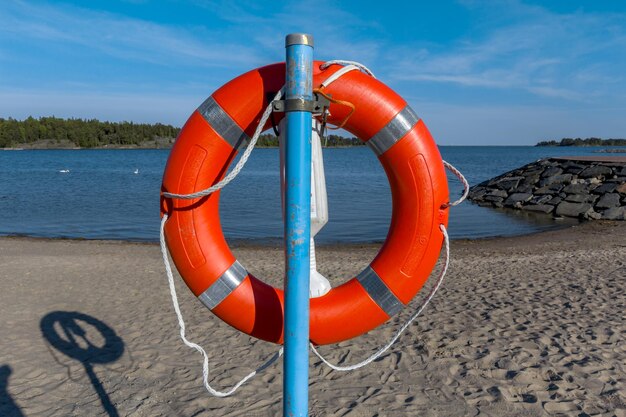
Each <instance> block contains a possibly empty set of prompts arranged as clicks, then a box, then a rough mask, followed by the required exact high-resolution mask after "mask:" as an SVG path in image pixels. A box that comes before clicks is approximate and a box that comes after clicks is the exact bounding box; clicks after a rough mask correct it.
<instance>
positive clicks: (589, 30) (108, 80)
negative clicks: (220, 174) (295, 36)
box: [0, 0, 626, 145]
mask: <svg viewBox="0 0 626 417" xmlns="http://www.w3.org/2000/svg"><path fill="white" fill-rule="evenodd" d="M292 32H307V33H312V34H313V35H314V38H315V57H316V59H322V60H327V59H349V60H356V61H360V62H362V63H364V64H365V65H367V66H368V67H370V68H371V69H372V70H373V71H374V73H375V74H376V75H377V77H378V78H380V79H381V80H382V81H383V82H385V83H387V84H388V85H390V86H391V87H392V88H393V89H395V90H396V91H397V92H398V93H399V94H401V95H402V96H403V97H404V98H405V99H406V100H407V101H408V102H409V103H410V104H411V106H412V107H413V108H414V109H415V110H416V112H417V113H418V114H419V115H420V117H422V118H423V119H424V121H425V122H426V124H427V125H428V126H429V128H430V130H431V132H432V133H433V135H434V136H435V139H436V140H437V142H438V143H440V144H443V145H531V144H534V143H536V142H537V141H539V140H544V139H559V138H561V137H589V136H596V137H604V138H609V137H613V138H618V137H619V138H624V137H626V2H624V1H601V0H598V1H550V2H540V1H472V0H463V1H414V2H407V1H390V0H387V1H377V2H371V1H315V2H311V1H306V2H305V1H298V2H295V1H285V2H282V1H272V2H270V1H267V0H266V1H240V2H234V1H230V2H229V1H210V0H191V1H173V0H172V1H152V0H128V1H120V0H94V1H83V2H63V1H14V0H2V1H0V117H14V118H18V119H23V118H25V117H27V116H29V115H33V116H35V117H39V116H47V115H55V116H58V117H81V118H98V119H101V120H113V121H119V120H132V121H137V122H165V123H171V124H174V125H177V126H181V125H182V124H183V123H184V122H185V120H186V119H187V117H188V116H189V114H190V113H191V112H192V111H193V110H194V109H195V108H196V107H197V106H198V104H199V103H201V102H202V101H203V99H204V98H206V97H207V96H209V95H210V94H211V93H212V92H213V91H214V90H215V89H216V88H218V87H220V86H221V85H222V84H224V83H225V82H226V81H228V80H230V79H231V78H233V77H235V76H237V75H239V74H241V73H243V72H245V71H247V70H249V69H252V68H255V67H258V66H261V65H265V64H268V63H272V62H276V61H280V60H283V59H284V37H285V35H286V34H288V33H292Z"/></svg>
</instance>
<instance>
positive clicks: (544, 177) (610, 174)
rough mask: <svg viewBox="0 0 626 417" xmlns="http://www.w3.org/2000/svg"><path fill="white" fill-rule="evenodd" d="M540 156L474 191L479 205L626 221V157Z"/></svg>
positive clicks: (471, 194) (481, 184) (477, 186)
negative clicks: (540, 157)
mask: <svg viewBox="0 0 626 417" xmlns="http://www.w3.org/2000/svg"><path fill="white" fill-rule="evenodd" d="M600 159H601V158H598V159H593V158H584V157H583V158H548V159H540V160H538V161H536V162H533V163H531V164H528V165H525V166H523V167H521V168H518V169H515V170H513V171H510V172H507V173H505V174H502V175H500V176H498V177H496V178H493V179H490V180H487V181H485V182H482V183H480V184H478V185H476V186H474V187H472V188H471V189H470V193H469V199H470V200H471V201H473V202H475V203H477V204H479V205H483V206H492V207H497V208H511V209H519V210H526V211H530V212H537V213H544V214H546V215H551V216H554V217H576V218H580V219H594V220H595V219H606V220H626V158H612V159H610V158H609V159H604V160H600Z"/></svg>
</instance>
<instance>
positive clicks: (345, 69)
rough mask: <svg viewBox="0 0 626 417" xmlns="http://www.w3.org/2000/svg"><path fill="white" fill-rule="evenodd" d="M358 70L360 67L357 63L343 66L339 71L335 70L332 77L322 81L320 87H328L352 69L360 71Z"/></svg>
mask: <svg viewBox="0 0 626 417" xmlns="http://www.w3.org/2000/svg"><path fill="white" fill-rule="evenodd" d="M358 70H359V67H357V66H356V65H348V66H346V67H343V68H341V69H340V70H339V71H337V72H334V73H333V74H332V75H331V76H330V77H328V78H326V79H325V80H324V81H322V83H321V84H320V88H325V87H328V85H329V84H330V83H332V82H334V81H336V80H337V79H338V78H339V77H341V76H343V75H344V74H346V73H348V72H350V71H358Z"/></svg>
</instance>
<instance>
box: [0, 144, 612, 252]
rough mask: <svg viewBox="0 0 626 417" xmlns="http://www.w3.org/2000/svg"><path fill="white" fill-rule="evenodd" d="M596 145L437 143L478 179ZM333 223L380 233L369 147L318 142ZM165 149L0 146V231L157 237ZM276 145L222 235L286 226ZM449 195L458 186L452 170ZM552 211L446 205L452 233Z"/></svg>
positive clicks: (242, 189)
mask: <svg viewBox="0 0 626 417" xmlns="http://www.w3.org/2000/svg"><path fill="white" fill-rule="evenodd" d="M599 149H601V148H591V147H590V148H562V147H547V148H544V147H523V146H519V147H509V146H506V147H505V146H502V147H463V146H449V147H447V146H444V147H441V148H440V151H441V154H442V156H443V158H444V159H445V160H447V161H448V162H450V163H452V164H453V165H455V166H456V167H457V168H458V169H460V170H461V171H462V172H463V173H464V174H465V176H466V177H467V179H468V180H469V182H470V184H477V183H479V182H481V181H484V180H487V179H489V178H492V177H494V176H497V175H499V174H502V173H504V172H506V171H509V170H512V169H515V168H517V167H520V166H522V165H524V164H527V163H530V162H533V161H535V160H537V159H540V158H544V157H549V156H563V155H593V154H594V152H597V151H598V150H599ZM323 152H324V164H325V172H326V181H327V191H328V201H329V203H328V204H329V222H328V224H327V225H326V227H325V228H324V229H323V230H322V231H321V232H320V233H319V234H318V236H317V238H316V241H317V242H318V243H365V242H380V241H383V240H384V239H385V236H386V235H387V231H388V228H389V223H390V219H391V193H390V191H389V184H388V181H387V178H386V176H385V173H384V171H383V169H382V167H381V165H380V163H379V162H378V160H377V159H376V157H375V155H374V154H373V153H372V152H371V151H370V150H369V149H368V148H367V147H353V148H327V149H324V151H323ZM168 155H169V151H168V150H113V149H110V150H109V149H94V150H23V151H0V209H1V214H0V235H24V236H34V237H48V238H84V239H117V240H129V241H157V240H158V235H159V190H160V186H161V179H162V175H163V169H164V168H165V164H166V162H167V157H168ZM278 166H279V155H278V149H262V148H261V149H255V150H254V152H253V153H252V156H251V158H250V160H249V161H248V163H247V165H246V167H245V168H244V170H243V171H242V172H241V174H240V175H239V176H238V177H237V178H236V179H235V180H234V181H233V182H231V183H230V184H229V185H228V186H227V187H226V188H225V189H224V190H223V191H222V194H221V196H220V211H221V222H222V228H223V231H224V234H225V235H226V237H227V239H229V240H231V241H233V240H251V241H254V242H258V243H264V242H276V241H279V240H280V239H281V237H282V234H283V224H282V215H281V205H280V204H281V203H280V195H279V193H280V182H279V181H280V180H279V172H278ZM449 187H450V195H451V199H456V198H457V197H458V196H459V195H460V193H461V191H462V187H461V185H460V184H459V183H458V182H457V180H456V179H455V177H454V176H453V175H451V174H450V175H449ZM562 223H563V222H562V221H556V220H553V219H552V218H551V217H550V216H542V215H531V214H528V213H524V212H519V211H514V210H494V209H491V208H486V207H479V206H476V205H473V204H471V203H469V202H464V203H463V204H461V205H460V206H457V207H452V208H451V209H450V224H449V232H450V235H451V236H452V238H453V239H455V238H456V239H458V238H481V237H490V236H510V235H520V234H527V233H533V232H537V231H540V230H545V229H549V228H555V227H561V225H562Z"/></svg>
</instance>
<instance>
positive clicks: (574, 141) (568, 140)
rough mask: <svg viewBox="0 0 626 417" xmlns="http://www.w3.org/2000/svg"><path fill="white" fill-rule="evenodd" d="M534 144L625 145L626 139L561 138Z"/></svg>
mask: <svg viewBox="0 0 626 417" xmlns="http://www.w3.org/2000/svg"><path fill="white" fill-rule="evenodd" d="M535 146H626V139H600V138H587V139H581V138H563V139H561V140H560V141H556V140H547V141H543V142H539V143H537V145H535Z"/></svg>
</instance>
